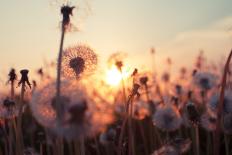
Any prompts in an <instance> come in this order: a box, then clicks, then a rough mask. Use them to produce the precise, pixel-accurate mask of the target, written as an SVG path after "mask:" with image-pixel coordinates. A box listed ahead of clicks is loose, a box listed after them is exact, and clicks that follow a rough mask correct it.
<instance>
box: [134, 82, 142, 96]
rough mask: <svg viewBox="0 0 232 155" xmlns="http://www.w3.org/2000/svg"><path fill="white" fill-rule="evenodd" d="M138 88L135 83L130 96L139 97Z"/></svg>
mask: <svg viewBox="0 0 232 155" xmlns="http://www.w3.org/2000/svg"><path fill="white" fill-rule="evenodd" d="M139 87H140V85H139V84H137V83H135V84H134V85H133V90H132V94H133V95H138V96H139V92H138V90H139Z"/></svg>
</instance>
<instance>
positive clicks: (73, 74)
mask: <svg viewBox="0 0 232 155" xmlns="http://www.w3.org/2000/svg"><path fill="white" fill-rule="evenodd" d="M62 59H63V60H62V73H63V75H64V76H65V77H68V78H79V77H81V76H83V75H88V74H90V73H92V72H93V71H94V70H95V69H96V65H97V55H96V54H95V53H94V51H93V50H92V49H91V48H90V47H88V46H86V45H75V46H73V47H69V48H67V49H65V50H64V52H63V58H62Z"/></svg>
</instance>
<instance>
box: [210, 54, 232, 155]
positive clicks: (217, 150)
mask: <svg viewBox="0 0 232 155" xmlns="http://www.w3.org/2000/svg"><path fill="white" fill-rule="evenodd" d="M231 57H232V50H231V51H230V54H229V57H228V59H227V61H226V64H225V67H224V74H223V77H222V83H221V93H220V99H219V104H218V106H217V122H216V130H215V134H214V135H215V136H214V155H220V142H219V141H220V132H221V128H220V122H221V116H222V110H223V104H224V93H225V87H226V79H227V73H228V70H229V64H230V60H231Z"/></svg>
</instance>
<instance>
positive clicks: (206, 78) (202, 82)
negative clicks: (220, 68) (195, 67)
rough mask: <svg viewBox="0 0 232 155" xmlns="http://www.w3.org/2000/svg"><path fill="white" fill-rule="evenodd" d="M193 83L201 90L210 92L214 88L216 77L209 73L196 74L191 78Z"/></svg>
mask: <svg viewBox="0 0 232 155" xmlns="http://www.w3.org/2000/svg"><path fill="white" fill-rule="evenodd" d="M193 83H194V84H195V85H196V86H197V87H198V88H200V89H202V90H210V89H211V88H213V87H215V86H216V84H217V77H216V75H214V74H212V73H209V72H197V73H195V75H194V76H193Z"/></svg>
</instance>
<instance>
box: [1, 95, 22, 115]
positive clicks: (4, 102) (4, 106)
mask: <svg viewBox="0 0 232 155" xmlns="http://www.w3.org/2000/svg"><path fill="white" fill-rule="evenodd" d="M18 112H19V107H18V106H16V104H15V102H14V101H13V100H10V99H9V98H8V97H6V98H1V104H0V118H1V119H12V118H14V117H16V116H17V115H18Z"/></svg>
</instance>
